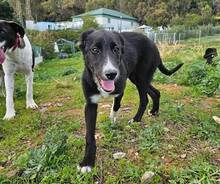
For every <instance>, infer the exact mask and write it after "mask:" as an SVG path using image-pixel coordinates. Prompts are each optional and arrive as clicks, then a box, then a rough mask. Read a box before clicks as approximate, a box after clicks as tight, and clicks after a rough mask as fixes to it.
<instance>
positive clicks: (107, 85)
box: [97, 77, 115, 92]
mask: <svg viewBox="0 0 220 184" xmlns="http://www.w3.org/2000/svg"><path fill="white" fill-rule="evenodd" d="M97 78H98V77H97ZM98 81H99V84H100V86H101V88H102V89H103V90H104V91H106V92H113V91H114V90H115V80H102V79H100V78H98Z"/></svg>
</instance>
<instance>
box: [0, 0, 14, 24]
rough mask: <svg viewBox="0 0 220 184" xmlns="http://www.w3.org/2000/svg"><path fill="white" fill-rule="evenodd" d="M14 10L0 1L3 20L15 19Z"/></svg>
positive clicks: (0, 12) (0, 15)
mask: <svg viewBox="0 0 220 184" xmlns="http://www.w3.org/2000/svg"><path fill="white" fill-rule="evenodd" d="M13 13H14V11H13V8H12V7H11V6H10V5H9V3H8V2H7V1H5V0H0V18H1V19H3V20H12V19H13V16H14V15H13Z"/></svg>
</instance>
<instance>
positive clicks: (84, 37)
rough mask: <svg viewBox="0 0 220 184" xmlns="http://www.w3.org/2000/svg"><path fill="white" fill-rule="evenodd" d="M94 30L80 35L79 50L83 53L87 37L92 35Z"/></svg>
mask: <svg viewBox="0 0 220 184" xmlns="http://www.w3.org/2000/svg"><path fill="white" fill-rule="evenodd" d="M94 31H95V29H93V28H91V29H88V30H87V31H85V32H83V33H82V34H81V37H80V40H79V42H78V45H79V48H80V49H81V51H83V50H84V49H85V47H86V39H87V37H88V36H89V35H90V34H91V33H93V32H94Z"/></svg>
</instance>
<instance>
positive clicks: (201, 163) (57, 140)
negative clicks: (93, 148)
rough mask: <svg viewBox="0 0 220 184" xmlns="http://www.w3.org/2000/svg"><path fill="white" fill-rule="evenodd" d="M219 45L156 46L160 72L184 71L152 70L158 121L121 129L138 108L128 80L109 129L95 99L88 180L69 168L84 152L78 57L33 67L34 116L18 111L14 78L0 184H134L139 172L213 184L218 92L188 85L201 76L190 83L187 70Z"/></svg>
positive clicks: (159, 179)
mask: <svg viewBox="0 0 220 184" xmlns="http://www.w3.org/2000/svg"><path fill="white" fill-rule="evenodd" d="M219 41H220V40H219V37H217V36H216V37H206V38H203V39H201V43H200V44H198V45H196V44H195V43H196V42H195V40H189V41H187V42H185V43H184V44H181V45H177V46H170V45H166V46H164V45H162V46H159V47H160V51H161V54H162V57H163V59H164V62H165V65H166V66H169V67H171V66H174V65H175V64H176V63H179V62H184V63H185V65H184V66H183V68H182V69H181V70H180V71H179V72H178V73H177V74H175V75H174V76H172V77H167V76H164V75H163V74H161V73H159V72H157V74H156V76H155V80H154V83H153V85H154V86H155V87H156V88H158V89H159V90H160V91H161V103H160V104H161V106H160V108H161V109H160V115H159V116H158V117H157V118H152V117H149V116H148V115H147V113H145V114H144V117H143V122H142V123H133V124H128V123H127V122H128V120H129V119H131V118H132V116H133V115H134V114H135V112H136V110H137V106H138V94H137V91H136V90H135V87H134V86H133V85H132V84H131V83H130V82H128V85H127V87H126V92H125V96H124V98H123V101H122V108H121V113H120V115H119V118H118V121H117V123H115V124H112V123H111V122H110V120H109V118H108V115H109V111H110V108H111V103H112V99H104V100H102V101H101V103H100V104H99V113H98V120H97V130H96V139H97V161H96V167H95V168H94V169H93V171H92V173H89V174H80V173H78V172H77V169H76V166H77V164H78V163H79V161H80V160H81V159H82V157H83V153H84V146H85V140H84V136H85V124H84V114H83V107H84V103H85V100H84V97H83V94H82V90H81V82H80V77H81V73H82V68H83V60H82V56H81V55H80V54H77V55H75V56H74V57H73V58H71V59H66V60H58V59H54V60H50V61H45V62H44V63H43V64H41V65H40V66H38V67H37V68H36V70H35V80H34V95H35V99H36V102H37V103H38V105H39V109H38V110H26V109H25V83H24V77H23V76H22V75H18V76H17V78H16V90H15V96H16V100H15V107H16V113H17V114H16V118H15V119H14V120H12V121H3V120H0V132H1V133H2V134H3V135H4V137H3V139H1V140H0V183H74V184H75V183H77V184H79V183H80V184H81V183H82V184H84V183H96V182H98V183H107V184H112V183H129V184H132V183H140V180H141V176H142V175H143V174H144V172H145V171H153V172H155V176H154V178H153V180H152V182H151V183H153V184H157V183H172V184H174V183H178V184H179V183H181V184H182V183H183V184H185V183H194V184H195V183H198V184H200V183H201V184H207V183H213V184H215V183H219V182H220V169H219V168H220V167H219V159H220V151H219V149H220V136H219V135H220V126H219V125H218V124H216V123H215V122H214V120H212V116H213V115H217V116H219V115H220V99H219V89H218V88H214V92H213V93H211V94H210V93H209V94H210V95H208V94H206V93H203V92H202V90H201V89H204V90H207V89H210V87H209V86H208V87H207V88H205V87H206V84H205V85H204V86H202V87H203V88H201V86H200V85H197V84H194V83H193V82H195V80H197V79H199V80H201V81H204V80H207V78H200V76H199V78H196V77H197V76H196V77H195V76H193V77H191V78H190V79H195V80H194V81H193V82H189V78H187V77H189V75H188V74H189V73H190V72H189V71H190V69H192V67H191V66H192V65H194V64H195V63H196V68H197V66H198V65H200V64H199V63H201V65H202V63H204V61H203V59H202V56H203V53H204V51H205V48H206V47H212V46H215V47H217V49H218V50H220V44H219V43H220V42H219ZM204 70H207V71H208V70H211V69H210V68H205V69H204ZM216 70H218V69H216ZM192 71H194V70H192ZM200 71H201V70H200ZM212 72H213V71H212ZM209 74H210V73H208V75H207V76H210V75H209ZM211 76H215V73H214V74H213V75H211ZM211 79H214V80H218V78H217V79H216V78H214V77H212V78H211ZM201 81H200V82H201ZM186 82H188V83H186ZM200 82H198V84H200ZM218 84H219V81H218ZM208 96H211V97H208ZM131 97H132V98H131ZM4 103H5V100H4V98H0V117H3V115H4V112H5V104H4ZM150 106H151V102H150V104H149V108H150ZM118 151H123V152H125V153H126V157H125V158H123V159H119V160H114V159H113V154H114V153H115V152H118Z"/></svg>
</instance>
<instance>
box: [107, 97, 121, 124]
mask: <svg viewBox="0 0 220 184" xmlns="http://www.w3.org/2000/svg"><path fill="white" fill-rule="evenodd" d="M122 97H123V93H122V94H120V95H118V96H117V97H115V98H114V102H113V104H112V108H111V113H110V119H111V121H112V122H113V123H115V122H116V118H117V115H118V111H119V109H120V107H121V99H122Z"/></svg>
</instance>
